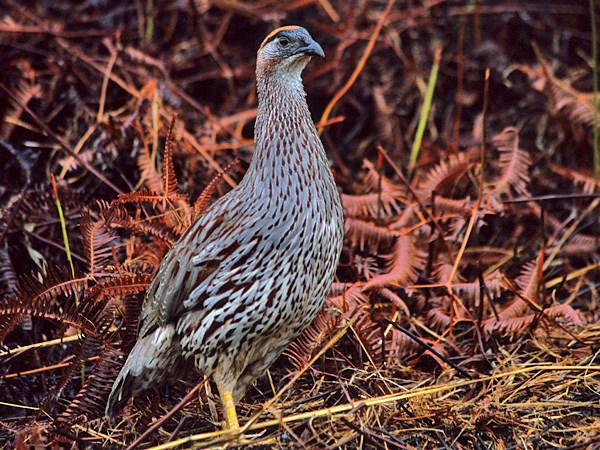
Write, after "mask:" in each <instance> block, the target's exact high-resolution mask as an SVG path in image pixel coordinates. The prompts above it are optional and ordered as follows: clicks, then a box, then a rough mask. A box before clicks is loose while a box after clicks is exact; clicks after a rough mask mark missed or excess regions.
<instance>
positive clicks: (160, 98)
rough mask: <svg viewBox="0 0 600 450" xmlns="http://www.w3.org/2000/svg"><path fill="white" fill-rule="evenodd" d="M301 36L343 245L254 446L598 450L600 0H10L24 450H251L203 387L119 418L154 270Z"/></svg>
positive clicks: (3, 17) (18, 438) (9, 93)
mask: <svg viewBox="0 0 600 450" xmlns="http://www.w3.org/2000/svg"><path fill="white" fill-rule="evenodd" d="M286 24H299V25H302V26H304V27H306V28H307V29H308V30H309V31H310V32H311V34H312V35H313V37H314V38H315V39H316V40H317V41H318V42H319V43H320V44H321V45H322V46H323V48H324V49H325V53H326V55H327V58H326V60H324V61H314V62H312V63H311V64H310V65H309V67H308V69H307V71H306V72H305V76H304V81H305V86H306V90H307V94H308V97H307V98H308V102H309V106H310V108H311V111H312V112H313V114H314V119H315V122H316V123H317V124H318V127H319V129H320V131H321V132H322V139H323V142H324V145H325V147H326V149H327V151H328V154H329V155H330V158H331V161H332V167H333V170H334V172H335V176H336V180H337V182H338V185H339V187H340V191H341V192H342V193H343V194H342V199H343V204H344V210H345V216H346V242H345V248H344V252H343V256H342V260H341V262H340V265H339V269H338V273H337V277H336V280H335V283H334V285H333V287H332V292H331V295H330V297H329V299H328V302H327V305H326V307H325V308H324V310H323V311H322V313H321V314H320V315H319V317H318V318H317V320H316V321H315V323H314V324H313V325H312V326H311V328H310V329H308V330H307V331H306V332H305V333H304V335H303V336H301V337H300V338H299V339H297V340H296V341H295V342H294V343H293V344H292V345H291V346H290V348H289V349H288V350H287V351H286V353H285V354H284V355H283V356H282V357H281V359H280V361H278V363H277V364H276V365H275V366H274V367H273V368H271V370H270V371H269V374H268V376H266V377H264V378H262V379H261V380H259V381H258V382H257V384H256V386H255V387H254V388H252V389H251V390H250V391H249V392H248V394H247V395H246V397H245V398H244V400H243V401H242V404H241V405H240V408H239V413H240V419H241V422H242V424H246V425H247V429H246V434H247V437H248V439H249V442H250V443H251V444H253V445H256V446H257V447H256V448H359V447H362V448H390V449H391V448H407V449H438V448H440V449H465V448H469V449H471V448H473V449H517V448H518V449H540V448H541V449H544V448H565V449H566V448H568V449H575V448H582V449H593V448H599V447H600V374H599V371H600V362H599V359H598V352H599V351H600V325H598V319H599V315H600V310H599V308H598V302H599V291H598V288H599V284H600V270H599V265H600V227H599V223H598V216H599V212H600V209H599V207H598V205H599V203H600V199H599V198H598V195H597V192H598V188H599V186H600V183H599V179H598V168H599V167H600V163H599V162H598V129H599V128H598V99H597V84H598V83H597V74H598V70H597V49H596V45H595V44H596V43H597V37H596V36H597V34H596V31H595V28H596V27H597V25H598V4H597V3H594V2H593V1H590V2H585V1H572V0H558V1H550V0H546V1H519V2H517V1H508V0H501V1H476V0H470V1H467V0H465V1H458V0H446V1H444V0H414V1H400V0H397V1H393V0H388V1H383V0H370V1H359V0H346V1H341V0H291V1H287V2H281V1H275V0H255V1H241V0H214V1H203V0H178V1H165V0H135V1H131V2H122V1H120V2H119V1H114V0H93V1H92V0H89V1H85V2H80V1H61V2H55V1H51V0H40V1H35V2H34V1H25V0H22V1H21V0H3V1H2V2H1V4H0V68H1V70H0V118H1V121H0V342H2V347H1V348H0V361H1V362H0V442H1V443H2V446H7V447H14V448H18V449H25V448H34V447H35V448H42V447H46V446H52V447H54V448H63V447H64V448H110V447H113V448H120V447H123V446H132V447H136V446H140V447H144V448H175V447H177V446H181V447H189V446H192V445H198V446H201V447H215V446H219V445H227V443H228V438H227V437H226V436H223V435H222V433H220V432H219V431H218V430H220V423H219V420H220V419H219V418H220V417H222V415H221V413H220V411H219V410H218V409H219V408H220V405H219V403H218V401H217V402H216V401H215V398H214V394H213V392H214V389H212V388H211V386H210V384H209V383H206V382H201V380H202V376H198V375H197V374H193V375H191V376H190V377H189V378H188V379H185V380H181V381H178V382H176V383H174V384H173V385H172V386H170V387H168V388H165V389H164V390H162V391H161V392H158V391H157V392H150V393H149V395H148V396H147V397H145V398H139V399H137V400H136V401H135V402H133V403H131V404H130V405H128V407H127V408H126V409H125V411H124V412H123V416H122V418H121V419H120V420H119V421H117V422H115V423H109V422H107V421H106V420H105V419H104V418H103V413H102V412H103V409H104V404H105V402H106V399H107V396H108V392H109V391H110V387H111V385H112V381H113V380H114V378H115V377H116V374H117V373H118V370H119V368H120V365H121V364H122V362H123V356H124V355H126V353H127V352H128V351H129V349H130V348H131V346H132V344H133V342H134V340H135V334H136V327H137V316H138V314H139V309H140V304H141V301H142V299H143V293H144V290H145V288H146V287H147V286H148V283H149V282H150V280H151V278H152V274H153V272H154V270H155V269H156V267H157V264H158V263H159V261H160V260H161V258H162V256H163V255H164V254H165V252H166V251H167V250H168V248H169V247H170V246H171V245H172V244H173V242H174V241H175V240H176V239H177V237H178V236H179V235H180V234H181V233H182V232H183V231H184V230H185V229H186V228H187V226H189V224H190V222H191V221H193V220H194V218H195V217H197V216H198V214H201V213H202V211H204V210H205V209H206V207H207V206H208V205H209V203H210V201H211V198H215V197H218V196H220V195H223V193H224V192H226V191H227V190H229V189H230V188H231V187H232V186H234V185H235V184H236V183H237V182H238V181H239V180H240V179H241V177H242V176H243V173H244V172H245V169H246V168H247V165H248V162H249V160H250V157H251V153H252V142H253V140H252V136H253V121H254V118H255V114H256V94H255V84H254V60H255V54H256V50H257V48H258V46H259V44H260V42H261V40H262V39H263V38H264V36H265V35H267V34H268V33H269V32H270V31H271V30H273V29H274V28H276V27H278V26H281V25H286ZM167 136H168V139H167ZM236 158H237V159H236ZM194 387H196V388H195V390H193V391H192V394H191V395H188V397H187V400H189V401H188V402H187V403H185V404H180V405H179V407H176V405H177V404H178V403H179V402H180V401H181V400H182V399H183V398H184V397H185V396H186V394H187V393H189V392H190V391H191V390H192V389H194ZM230 444H231V445H234V444H235V443H230ZM246 445H248V444H246Z"/></svg>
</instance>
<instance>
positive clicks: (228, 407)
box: [219, 390, 240, 431]
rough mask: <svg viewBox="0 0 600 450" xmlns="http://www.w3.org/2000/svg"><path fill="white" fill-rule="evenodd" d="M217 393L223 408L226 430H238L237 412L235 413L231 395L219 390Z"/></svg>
mask: <svg viewBox="0 0 600 450" xmlns="http://www.w3.org/2000/svg"><path fill="white" fill-rule="evenodd" d="M219 392H220V394H221V401H222V402H223V406H224V407H225V420H227V429H229V430H232V431H233V430H237V429H238V428H240V424H239V422H238V417H237V412H236V411H235V403H233V395H231V392H222V391H221V390H219Z"/></svg>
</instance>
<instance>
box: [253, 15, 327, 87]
mask: <svg viewBox="0 0 600 450" xmlns="http://www.w3.org/2000/svg"><path fill="white" fill-rule="evenodd" d="M311 56H321V57H323V58H324V57H325V52H323V49H322V48H321V46H320V45H319V44H317V42H316V41H315V40H314V39H313V38H312V37H311V35H310V34H309V33H308V31H306V29H304V28H302V27H298V26H287V27H281V28H278V29H276V30H275V31H273V32H271V33H270V34H269V35H268V36H267V37H266V38H265V40H264V41H263V42H262V44H261V45H260V48H259V49H258V57H257V72H258V73H261V72H262V73H263V74H264V73H271V74H279V75H286V76H291V77H293V78H300V74H301V73H302V70H303V69H304V67H306V64H308V62H309V61H310V58H311Z"/></svg>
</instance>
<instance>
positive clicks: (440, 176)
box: [417, 153, 471, 200]
mask: <svg viewBox="0 0 600 450" xmlns="http://www.w3.org/2000/svg"><path fill="white" fill-rule="evenodd" d="M470 167H471V162H470V161H469V157H468V156H467V154H466V153H457V154H454V155H450V156H449V157H448V159H447V160H446V161H441V162H440V163H439V164H438V165H436V166H434V167H432V168H431V169H429V171H427V172H426V173H425V174H424V175H422V176H420V177H419V182H418V184H417V192H418V194H419V196H420V197H421V198H422V199H424V200H428V199H429V198H431V195H432V194H433V192H434V191H435V192H436V193H439V194H445V193H450V191H449V190H446V189H444V186H445V185H446V184H449V185H451V186H453V185H455V184H456V182H457V181H458V180H459V179H460V177H461V176H462V175H463V174H464V173H466V172H467V170H469V168H470ZM447 191H448V192H447Z"/></svg>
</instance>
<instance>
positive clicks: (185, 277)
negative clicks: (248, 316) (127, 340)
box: [139, 196, 249, 338]
mask: <svg viewBox="0 0 600 450" xmlns="http://www.w3.org/2000/svg"><path fill="white" fill-rule="evenodd" d="M226 197H227V196H225V197H223V198H221V199H220V201H217V202H216V203H215V204H213V206H212V207H211V208H210V209H209V210H208V211H206V213H205V214H204V215H203V216H201V217H200V218H199V219H198V221H197V222H196V223H194V224H193V225H192V226H191V227H190V228H189V229H188V230H187V231H186V233H185V234H184V236H182V237H181V238H180V240H179V241H177V243H176V244H175V245H174V246H173V247H172V248H171V250H170V251H169V252H168V253H167V255H166V256H165V258H164V259H163V260H162V261H161V263H160V265H159V268H158V270H157V272H156V275H155V277H154V279H153V280H152V283H151V284H150V287H149V288H148V292H147V294H146V299H145V301H144V305H143V307H142V312H141V318H140V331H139V338H142V337H144V336H146V335H148V334H149V333H151V332H152V331H153V330H154V329H155V328H156V327H157V326H162V325H165V324H166V323H169V322H172V321H174V320H176V319H177V317H179V316H180V315H181V313H183V312H184V311H186V310H189V309H192V308H193V309H199V308H201V307H202V305H201V302H202V300H203V298H204V297H203V295H202V292H199V291H198V289H197V287H198V286H199V285H204V284H205V282H206V281H207V280H208V279H210V278H211V277H212V276H214V275H215V274H216V273H217V272H218V271H219V268H220V266H221V263H222V262H223V260H225V259H227V258H230V257H231V256H232V255H233V254H240V252H242V253H245V252H246V251H247V250H249V249H248V248H247V246H244V242H243V240H240V239H238V238H239V233H237V232H236V228H237V224H238V223H239V222H240V220H242V216H244V215H245V214H246V212H245V211H243V210H241V209H239V208H236V205H235V204H234V203H232V202H228V201H227V198H226ZM221 200H222V201H221ZM191 293H194V296H193V297H194V298H193V299H192V300H191V301H190V295H191Z"/></svg>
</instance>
